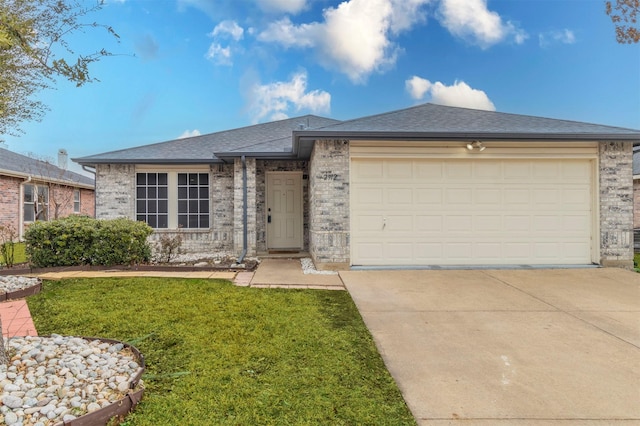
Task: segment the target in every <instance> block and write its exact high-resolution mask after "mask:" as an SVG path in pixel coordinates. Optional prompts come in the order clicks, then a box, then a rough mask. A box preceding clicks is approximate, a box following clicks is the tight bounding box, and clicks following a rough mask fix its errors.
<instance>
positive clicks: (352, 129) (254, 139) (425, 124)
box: [73, 104, 640, 164]
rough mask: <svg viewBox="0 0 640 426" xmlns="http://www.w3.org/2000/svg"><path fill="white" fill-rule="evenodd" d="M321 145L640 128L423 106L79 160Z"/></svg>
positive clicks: (207, 155) (284, 150) (195, 157)
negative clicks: (343, 141)
mask: <svg viewBox="0 0 640 426" xmlns="http://www.w3.org/2000/svg"><path fill="white" fill-rule="evenodd" d="M318 139H350V140H354V139H355V140H357V139H361V140H362V139H366V140H372V139H382V140H384V139H386V140H460V139H462V140H474V139H492V140H514V141H515V140H520V141H549V140H563V141H583V142H584V141H634V143H636V144H640V130H633V129H625V128H621V127H612V126H604V125H599V124H591V123H581V122H577V121H568V120H556V119H551V118H542V117H533V116H527V115H517V114H506V113H501V112H492V111H482V110H475V109H468V108H457V107H448V106H442V105H435V104H422V105H417V106H413V107H410V108H405V109H401V110H397V111H391V112H386V113H383V114H376V115H371V116H367V117H362V118H356V119H353V120H348V121H339V120H334V119H330V118H323V117H317V116H314V115H307V116H303V117H295V118H290V119H287V120H280V121H274V122H270V123H263V124H257V125H254V126H249V127H242V128H239V129H233V130H227V131H222V132H217V133H211V134H207V135H201V136H195V137H191V138H185V139H177V140H172V141H167V142H162V143H158V144H152V145H145V146H140V147H136V148H130V149H124V150H120V151H112V152H107V153H104V154H98V155H93V156H89V157H83V158H77V159H76V158H74V159H73V161H76V162H78V163H80V164H100V163H138V164H168V163H183V164H184V163H199V164H203V163H205V164H206V163H216V162H220V161H231V160H232V159H233V158H237V157H240V156H242V155H246V156H249V157H256V158H264V159H296V158H297V159H306V158H309V155H310V154H311V150H312V147H313V143H314V141H315V140H318Z"/></svg>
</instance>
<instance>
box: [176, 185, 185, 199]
mask: <svg viewBox="0 0 640 426" xmlns="http://www.w3.org/2000/svg"><path fill="white" fill-rule="evenodd" d="M178 199H179V200H186V199H187V188H186V187H179V188H178Z"/></svg>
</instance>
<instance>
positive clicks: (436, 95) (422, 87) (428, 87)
mask: <svg viewBox="0 0 640 426" xmlns="http://www.w3.org/2000/svg"><path fill="white" fill-rule="evenodd" d="M405 88H406V90H407V92H409V94H410V95H411V97H412V98H413V99H416V100H421V99H423V98H424V97H425V95H427V94H428V95H430V96H431V102H432V103H434V104H439V105H446V106H455V107H462V108H472V109H482V110H487V111H495V110H496V107H495V105H494V104H493V102H491V100H490V99H489V97H488V96H487V94H486V93H485V92H484V91H482V90H477V89H473V88H471V87H470V86H469V85H468V84H467V83H465V82H464V81H456V82H454V83H453V85H451V86H447V85H445V84H443V83H441V82H439V81H436V82H435V83H431V82H430V81H429V80H427V79H424V78H421V77H418V76H413V77H411V78H410V79H408V80H407V81H406V82H405Z"/></svg>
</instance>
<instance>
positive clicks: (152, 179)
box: [147, 173, 157, 185]
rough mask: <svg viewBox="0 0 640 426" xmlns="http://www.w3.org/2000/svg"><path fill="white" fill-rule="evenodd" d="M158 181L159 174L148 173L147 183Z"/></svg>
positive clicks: (152, 183) (151, 183) (153, 183)
mask: <svg viewBox="0 0 640 426" xmlns="http://www.w3.org/2000/svg"><path fill="white" fill-rule="evenodd" d="M156 182H157V175H156V174H155V173H148V174H147V185H155V184H156Z"/></svg>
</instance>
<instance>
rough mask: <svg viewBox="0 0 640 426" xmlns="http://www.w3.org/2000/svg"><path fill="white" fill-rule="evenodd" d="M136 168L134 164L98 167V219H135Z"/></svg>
mask: <svg viewBox="0 0 640 426" xmlns="http://www.w3.org/2000/svg"><path fill="white" fill-rule="evenodd" d="M135 178H136V168H135V166H134V165H132V164H98V166H97V167H96V200H97V201H96V217H97V218H98V219H117V218H120V217H128V218H130V219H133V218H134V215H135V194H136V187H135V183H136V181H135Z"/></svg>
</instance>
